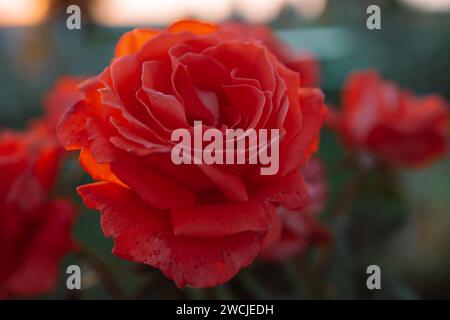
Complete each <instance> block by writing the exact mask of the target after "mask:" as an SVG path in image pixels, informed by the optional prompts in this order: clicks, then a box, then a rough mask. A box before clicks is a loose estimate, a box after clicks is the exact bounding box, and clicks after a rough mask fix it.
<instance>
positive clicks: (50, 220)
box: [0, 129, 75, 297]
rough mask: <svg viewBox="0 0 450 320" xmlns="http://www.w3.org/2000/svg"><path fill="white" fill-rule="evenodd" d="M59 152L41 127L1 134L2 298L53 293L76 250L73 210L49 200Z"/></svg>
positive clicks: (65, 203) (59, 201)
mask: <svg viewBox="0 0 450 320" xmlns="http://www.w3.org/2000/svg"><path fill="white" fill-rule="evenodd" d="M61 151H62V150H61V148H60V146H58V144H57V143H56V141H55V139H54V138H53V137H50V139H49V136H48V134H47V132H43V131H41V130H38V129H30V130H28V131H24V132H15V131H4V132H2V133H1V134H0V176H1V180H0V252H1V254H2V259H0V297H10V296H30V295H37V294H42V293H46V292H48V291H50V290H51V289H53V288H54V286H55V285H56V281H57V275H58V262H59V260H60V258H61V257H62V256H63V255H64V254H65V253H67V252H68V251H69V250H70V249H71V248H72V240H71V238H70V229H71V225H72V223H73V219H74V214H75V209H74V206H73V205H72V204H71V202H70V201H68V200H66V199H60V198H51V197H50V189H51V187H52V186H53V184H54V182H55V178H56V173H57V170H58V167H59V161H60V157H61Z"/></svg>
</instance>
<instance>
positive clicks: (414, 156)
mask: <svg viewBox="0 0 450 320" xmlns="http://www.w3.org/2000/svg"><path fill="white" fill-rule="evenodd" d="M330 115H331V117H330V123H331V125H332V126H334V127H335V128H337V130H338V133H339V134H340V136H341V137H342V139H343V140H344V142H345V143H346V145H347V146H348V147H350V148H352V149H356V150H359V151H363V152H369V153H371V154H372V155H375V156H376V157H378V158H380V159H382V160H383V161H384V162H385V163H387V164H389V165H393V166H407V167H417V166H423V165H426V164H429V163H430V162H432V161H434V160H436V159H437V158H439V157H442V156H443V155H445V154H446V153H447V150H448V137H449V131H448V130H449V111H448V103H447V102H446V100H445V99H444V98H442V97H440V96H438V95H429V96H425V97H417V96H415V95H414V94H413V93H411V92H409V91H404V90H401V89H399V88H398V87H397V86H396V85H395V84H394V83H393V82H390V81H384V80H382V79H381V78H380V76H379V75H378V74H377V73H376V72H375V71H370V70H369V71H359V72H355V73H353V74H352V75H350V76H349V77H348V79H347V81H346V83H345V86H344V91H343V95H342V109H341V110H340V111H339V112H333V113H332V114H330Z"/></svg>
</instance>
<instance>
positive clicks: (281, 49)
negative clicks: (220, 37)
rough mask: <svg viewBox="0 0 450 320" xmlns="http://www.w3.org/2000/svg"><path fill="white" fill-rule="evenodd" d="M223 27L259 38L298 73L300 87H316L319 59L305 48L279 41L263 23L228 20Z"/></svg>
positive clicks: (318, 78) (319, 73) (318, 77)
mask: <svg viewBox="0 0 450 320" xmlns="http://www.w3.org/2000/svg"><path fill="white" fill-rule="evenodd" d="M225 28H226V29H229V30H230V31H231V32H238V33H240V34H241V35H242V36H248V37H252V38H256V39H259V40H260V41H262V44H263V45H265V46H266V47H267V48H268V49H269V50H270V51H272V53H273V54H274V55H276V56H277V58H278V59H279V60H280V61H281V62H283V63H284V64H285V65H286V66H287V67H289V68H291V69H292V70H295V71H297V72H298V73H300V83H301V85H302V87H317V86H319V85H320V82H321V71H320V64H319V61H318V60H317V59H316V57H315V56H314V54H313V53H311V52H309V51H306V50H296V49H295V48H293V47H291V46H290V45H289V44H287V43H285V42H283V41H281V40H280V39H279V38H278V37H277V36H276V35H275V34H274V33H273V32H272V31H271V30H270V29H269V28H267V27H266V26H264V25H248V24H244V23H238V22H229V23H227V24H225Z"/></svg>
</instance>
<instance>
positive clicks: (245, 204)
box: [58, 21, 325, 287]
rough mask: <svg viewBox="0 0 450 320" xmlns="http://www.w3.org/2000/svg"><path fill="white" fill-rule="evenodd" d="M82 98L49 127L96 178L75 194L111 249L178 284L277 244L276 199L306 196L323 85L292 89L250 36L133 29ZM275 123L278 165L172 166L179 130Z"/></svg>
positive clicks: (194, 28)
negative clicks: (93, 213) (272, 168)
mask: <svg viewBox="0 0 450 320" xmlns="http://www.w3.org/2000/svg"><path fill="white" fill-rule="evenodd" d="M83 91H84V92H85V95H86V99H84V100H83V101H81V102H79V103H77V104H76V105H74V106H73V107H72V108H71V109H70V110H69V112H68V113H67V114H66V116H65V118H64V120H63V121H62V122H61V123H60V125H59V127H58V134H59V138H60V141H61V142H62V143H63V145H64V146H65V147H66V148H67V149H69V150H74V149H81V153H80V162H81V164H82V166H83V167H84V168H85V169H86V171H87V172H88V173H90V174H91V176H92V177H93V178H94V179H95V180H98V181H99V182H97V183H94V184H90V185H84V186H82V187H80V188H79V189H78V191H79V193H80V194H81V196H82V197H83V199H84V201H85V204H86V205H87V206H88V207H91V208H95V209H99V210H101V211H102V228H103V231H104V233H105V235H106V236H113V237H114V240H115V247H114V250H113V252H114V253H115V254H116V255H119V256H121V257H123V258H126V259H130V260H134V261H137V262H143V263H146V264H149V265H152V266H154V267H157V268H159V269H161V270H162V271H163V272H164V274H165V275H166V276H168V277H169V278H172V279H174V281H175V283H176V284H177V285H178V286H180V287H182V286H184V285H185V284H190V285H192V286H195V287H207V286H214V285H217V284H220V283H223V282H225V281H227V280H228V279H230V278H231V277H232V276H233V275H234V274H236V272H238V271H239V269H240V268H242V267H244V266H247V265H248V264H250V263H251V262H252V261H253V260H254V258H255V257H256V256H257V255H258V253H259V251H260V250H261V248H263V247H264V246H265V245H268V244H269V243H271V242H273V241H277V240H278V237H279V232H280V222H279V220H278V219H279V218H278V215H277V214H276V213H275V209H274V208H275V205H278V204H281V205H283V206H285V207H286V208H288V209H300V208H301V207H302V206H304V205H305V203H306V202H307V199H308V192H307V189H306V186H305V183H304V181H303V177H302V175H301V174H299V171H298V169H299V168H300V167H301V166H303V165H304V164H305V163H306V162H307V161H308V159H309V156H310V154H311V153H312V152H314V151H315V150H316V148H317V142H318V132H319V130H320V127H321V125H322V120H323V117H324V115H325V109H324V106H323V96H322V93H321V92H320V90H317V89H303V88H300V83H299V76H298V74H297V73H295V72H293V71H291V70H290V69H288V68H286V67H285V66H284V65H283V64H281V63H280V62H279V61H278V60H277V59H276V58H275V56H273V55H272V54H271V53H270V52H269V51H268V50H267V49H266V47H264V46H262V45H261V44H260V42H259V41H257V40H255V41H250V40H249V38H248V37H244V38H242V37H241V36H240V35H239V34H238V33H232V32H230V31H229V30H224V29H221V27H219V26H215V25H210V24H205V23H200V22H195V21H181V22H178V23H176V24H174V25H172V26H170V27H169V28H168V29H167V30H164V31H159V30H151V29H136V30H133V31H131V32H128V33H126V34H125V35H124V36H123V37H122V38H121V40H120V41H119V42H118V44H117V47H116V56H115V59H114V61H113V62H112V64H111V65H110V66H109V67H107V68H106V69H105V71H103V72H102V73H101V74H100V75H99V76H98V78H97V79H91V80H90V81H88V82H86V83H85V84H84V86H83ZM194 120H202V121H203V124H204V127H205V128H210V127H215V128H219V129H221V130H224V129H225V128H227V127H228V128H243V129H246V128H255V129H259V128H278V129H280V131H281V133H282V135H283V138H282V142H281V145H280V170H279V172H278V174H277V175H275V176H266V177H261V176H260V175H259V167H258V166H245V165H244V166H227V165H219V166H216V165H211V166H210V165H196V166H194V165H180V166H176V165H174V164H173V163H172V161H171V159H170V150H171V146H172V145H173V143H172V142H171V141H170V135H171V132H172V131H173V130H174V129H176V128H187V129H189V130H192V124H193V121H194Z"/></svg>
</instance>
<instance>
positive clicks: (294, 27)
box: [0, 0, 450, 299]
mask: <svg viewBox="0 0 450 320" xmlns="http://www.w3.org/2000/svg"><path fill="white" fill-rule="evenodd" d="M369 4H379V5H380V7H381V8H382V30H376V31H369V30H367V28H366V17H367V15H366V14H365V8H366V7H367V5H369ZM449 26H450V19H449V14H423V13H420V12H416V11H413V10H409V9H406V8H404V7H400V5H399V4H398V3H397V2H396V1H370V3H369V2H368V1H348V0H345V1H344V0H342V1H341V0H340V1H330V3H329V7H328V8H327V11H326V12H325V14H324V15H323V16H322V17H321V18H320V19H319V20H316V21H314V22H311V23H304V22H301V21H298V20H297V19H296V18H295V17H294V16H293V15H292V13H290V12H283V13H282V14H281V16H280V17H279V18H278V19H277V20H276V21H274V22H273V24H272V27H273V28H275V29H276V30H277V31H278V32H279V34H280V36H281V37H282V38H284V39H285V40H286V41H288V42H290V43H291V44H292V45H294V46H295V47H297V48H303V49H309V50H311V51H313V52H314V53H315V54H317V56H318V57H319V59H320V61H321V63H322V66H323V79H324V82H323V89H324V91H325V93H326V96H327V101H328V102H329V103H330V104H332V105H339V100H340V90H341V87H342V83H343V81H344V79H345V78H346V76H347V74H348V73H349V72H351V71H352V70H353V69H357V68H366V67H372V68H376V69H378V70H379V71H380V72H381V73H382V74H383V75H384V76H385V77H386V78H389V79H392V80H395V81H396V82H398V83H399V84H400V85H401V86H403V87H407V88H410V89H412V90H414V91H416V92H419V93H429V92H436V93H440V94H442V95H444V96H446V97H447V99H449V98H450V86H449V75H448V71H449V64H450V59H449V57H450V28H449ZM124 31H125V30H124V29H108V28H102V27H98V26H95V25H83V29H82V31H81V32H79V31H68V30H67V29H66V28H65V21H64V20H61V17H59V18H55V20H52V21H50V22H49V23H47V24H46V25H43V26H39V27H34V28H24V29H0V42H1V43H2V45H1V46H0V104H1V107H0V126H3V127H4V126H8V127H16V128H21V127H23V126H25V125H26V122H27V120H28V119H30V118H32V117H34V116H36V115H39V114H40V113H41V103H40V102H41V98H42V95H43V93H44V92H45V91H46V90H47V89H48V88H49V87H50V86H51V85H52V83H53V81H54V80H55V79H56V78H57V77H59V76H60V75H63V74H75V75H90V74H97V73H99V72H101V71H102V69H103V68H104V67H105V66H106V64H107V62H108V61H109V60H110V59H111V58H112V54H113V48H114V44H115V42H116V40H117V39H118V37H119V36H120V34H122V33H123V32H124ZM320 157H321V158H322V159H323V160H324V162H325V164H326V167H327V171H328V180H329V183H330V199H329V205H328V209H327V210H326V212H325V213H324V215H323V220H324V221H325V222H326V223H327V224H328V225H329V226H330V228H331V229H332V230H333V234H334V240H335V243H334V245H333V248H328V249H326V248H312V249H311V250H309V251H308V252H307V253H305V254H304V255H303V256H300V257H298V258H296V259H293V260H292V261H289V262H287V263H284V264H267V263H263V262H256V263H255V264H253V265H252V266H251V267H249V268H247V269H245V270H242V271H241V272H240V273H239V274H238V275H237V276H236V277H235V278H234V279H233V280H232V281H230V282H228V283H227V284H224V285H222V286H219V287H217V288H212V289H204V290H198V289H192V288H187V289H185V290H179V289H177V288H176V287H175V286H174V285H173V283H172V282H171V281H168V280H166V279H165V278H164V276H163V275H162V274H161V273H160V272H159V271H158V270H156V269H152V268H150V267H147V266H144V265H138V264H134V263H131V262H128V261H124V260H121V259H119V258H116V257H114V256H113V255H111V254H110V252H111V248H112V246H113V244H112V241H111V240H110V239H105V238H104V237H103V235H102V233H101V227H100V221H99V214H98V213H96V212H93V211H90V210H87V209H86V208H84V206H83V205H82V203H81V201H80V199H79V198H78V196H77V195H76V193H75V191H74V187H75V186H77V185H80V184H82V183H85V182H88V181H89V178H88V177H87V176H86V174H85V173H84V172H83V171H82V170H81V169H80V168H79V167H78V165H77V163H76V159H72V160H71V161H69V162H68V163H67V164H66V166H65V168H64V170H63V173H64V175H63V178H62V181H61V182H60V185H59V186H58V187H57V188H56V189H55V192H56V193H58V194H65V195H70V196H71V197H72V198H73V199H74V200H75V201H77V203H78V204H79V207H80V216H79V219H78V223H77V226H76V229H75V236H76V238H77V239H82V241H83V245H84V246H85V247H86V248H88V249H89V250H90V251H91V253H92V255H93V256H95V257H96V258H95V259H98V261H92V260H93V259H91V258H92V257H91V258H89V254H88V257H86V256H80V255H76V254H72V255H70V256H68V257H67V258H66V259H65V260H64V261H63V263H62V264H61V265H62V269H61V281H60V282H59V288H58V290H57V291H56V292H55V293H54V294H52V295H48V296H46V297H44V298H59V299H61V298H87V299H90V298H97V299H106V298H111V297H113V298H114V297H116V298H118V297H127V298H148V299H150V298H151V299H165V298H189V299H198V298H218V299H227V298H274V299H293V298H334V299H347V298H373V299H379V298H383V299H386V298H393V299H402V298H443V297H446V298H450V287H449V286H448V283H450V245H449V244H450V241H449V240H450V215H449V212H450V210H449V209H450V198H449V197H448V195H449V194H448V190H449V181H450V172H449V168H450V165H449V164H450V163H449V162H448V161H446V162H445V161H444V162H441V163H439V164H437V165H435V166H433V167H432V168H430V169H427V170H425V171H421V172H402V173H399V174H396V175H394V174H393V173H389V174H386V173H380V172H375V173H371V174H367V173H363V174H362V173H361V172H359V171H356V170H355V169H354V168H352V167H351V166H348V164H347V155H346V153H345V152H344V150H342V149H341V147H340V146H339V142H338V141H337V139H336V137H335V136H334V134H333V133H331V132H330V131H328V130H324V132H323V134H322V142H321V149H320ZM355 179H357V181H356V182H357V183H356V184H352V182H355ZM348 188H353V192H354V195H353V196H352V199H351V201H350V202H349V203H344V204H342V202H344V201H343V200H345V199H344V198H343V197H344V195H345V192H347V191H348ZM342 205H343V207H340V206H342ZM336 208H340V209H341V211H342V212H336ZM333 210H334V211H333ZM95 259H94V260H95ZM71 263H77V264H81V266H82V268H83V270H84V273H83V275H84V278H83V281H84V282H83V285H84V287H85V288H86V289H85V290H82V292H81V293H79V295H77V294H75V295H74V294H72V293H70V292H68V291H67V290H66V289H65V267H64V266H67V265H68V264H71ZM370 264H377V265H379V266H380V267H381V269H382V290H379V291H377V290H375V291H369V290H368V289H367V288H366V285H365V284H366V278H367V275H366V268H367V266H368V265H370ZM99 266H100V267H99ZM103 267H106V268H108V271H107V273H111V274H109V275H110V278H111V279H113V280H112V281H113V284H111V279H101V278H99V277H98V276H97V273H96V268H100V269H101V268H103ZM86 270H87V271H86ZM115 282H117V283H115ZM111 286H112V287H113V290H111ZM115 286H116V287H119V288H120V291H121V292H119V293H117V292H115V291H114V288H115ZM107 288H109V289H110V290H107ZM116 289H117V288H116Z"/></svg>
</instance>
